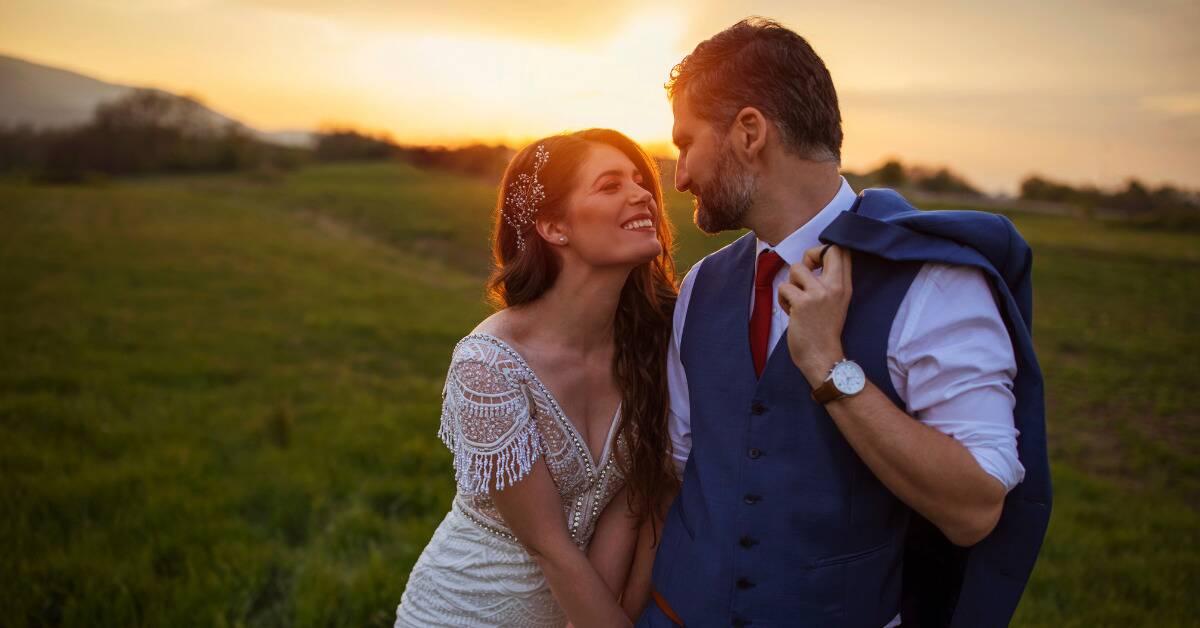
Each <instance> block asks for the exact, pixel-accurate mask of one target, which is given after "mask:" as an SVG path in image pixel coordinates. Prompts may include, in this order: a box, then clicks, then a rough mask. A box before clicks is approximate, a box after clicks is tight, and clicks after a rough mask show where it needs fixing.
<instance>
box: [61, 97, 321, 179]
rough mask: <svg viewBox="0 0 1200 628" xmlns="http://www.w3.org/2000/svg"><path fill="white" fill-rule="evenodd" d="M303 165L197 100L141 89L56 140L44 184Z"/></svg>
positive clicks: (293, 155)
mask: <svg viewBox="0 0 1200 628" xmlns="http://www.w3.org/2000/svg"><path fill="white" fill-rule="evenodd" d="M300 160H301V159H300V158H299V155H298V151H297V150H296V149H289V148H285V147H277V146H271V145H267V144H265V143H263V142H260V141H259V140H257V139H256V138H254V137H253V136H252V135H251V134H250V132H249V131H248V130H247V129H246V128H244V127H242V126H241V125H239V124H237V123H233V122H229V121H227V120H224V119H222V118H220V117H219V116H217V115H216V114H214V113H212V112H211V111H209V110H207V109H205V108H204V106H203V105H201V104H200V103H199V101H197V100H196V99H195V98H190V97H181V96H175V95H172V94H168V93H166V92H162V91H158V90H151V89H139V90H134V91H132V92H130V93H129V94H127V95H125V96H124V97H122V98H119V99H117V100H115V101H112V102H106V103H101V104H100V105H98V106H97V107H96V110H95V113H94V114H93V117H92V122H91V123H90V124H88V125H86V126H83V127H80V128H78V129H76V130H74V131H72V132H70V133H67V134H65V135H63V136H62V137H60V138H58V139H57V140H56V141H54V142H53V143H52V144H51V145H50V146H49V148H48V149H47V151H46V155H45V161H44V165H43V169H42V178H45V179H49V180H54V181H71V180H78V179H81V178H83V177H84V176H86V174H87V173H89V172H98V173H103V174H110V175H137V174H145V173H151V172H200V171H223V170H224V171H228V170H240V169H247V168H254V167H260V166H264V165H272V166H280V167H289V166H291V165H294V164H296V163H298V161H300Z"/></svg>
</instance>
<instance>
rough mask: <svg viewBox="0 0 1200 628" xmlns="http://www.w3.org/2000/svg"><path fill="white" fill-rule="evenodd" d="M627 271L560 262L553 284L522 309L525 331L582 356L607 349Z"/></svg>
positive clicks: (626, 269) (610, 342)
mask: <svg viewBox="0 0 1200 628" xmlns="http://www.w3.org/2000/svg"><path fill="white" fill-rule="evenodd" d="M630 270H631V269H629V268H623V267H612V268H602V269H598V268H593V267H587V268H580V267H579V266H577V265H574V264H566V265H564V267H563V269H562V271H561V272H560V273H559V275H558V277H557V278H556V279H555V281H554V285H553V286H552V287H551V288H550V289H549V290H547V291H546V292H545V294H543V295H542V296H541V297H539V298H538V299H537V300H536V301H534V302H533V303H530V304H529V305H527V306H525V307H524V308H523V309H525V310H526V313H527V314H528V317H527V318H526V321H525V322H526V324H527V325H528V327H526V330H525V331H526V334H528V335H529V336H531V337H535V338H538V339H541V340H544V341H546V342H548V343H550V344H553V345H555V346H559V347H563V348H565V349H567V350H569V351H571V352H578V353H579V354H581V355H583V356H586V355H589V354H592V353H595V352H597V351H606V350H608V349H609V348H611V347H612V343H613V324H614V321H615V319H616V313H617V303H618V302H620V299H621V289H622V288H623V287H624V285H625V281H626V280H627V279H628V278H629V272H630Z"/></svg>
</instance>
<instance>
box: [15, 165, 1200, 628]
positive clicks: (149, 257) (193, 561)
mask: <svg viewBox="0 0 1200 628" xmlns="http://www.w3.org/2000/svg"><path fill="white" fill-rule="evenodd" d="M493 203H494V190H493V189H492V187H491V186H490V185H488V184H486V183H482V182H479V181H475V180H471V179H464V178H461V177H457V176H454V175H449V174H436V173H428V172H421V171H417V170H413V169H410V168H408V167H405V166H399V165H394V164H353V165H339V166H323V167H313V168H309V169H305V170H301V171H297V172H294V173H290V174H287V175H280V176H278V177H267V178H263V177H258V178H251V177H242V176H215V177H195V178H155V179H148V180H138V181H128V182H112V183H108V184H104V185H96V186H87V187H46V186H32V185H28V184H25V183H22V182H18V181H9V182H0V294H3V308H2V309H0V358H2V359H0V473H2V477H3V483H2V485H0V510H2V512H3V513H4V514H3V519H2V520H0V538H2V539H3V543H4V549H3V552H0V624H5V625H31V626H43V625H47V626H49V625H69V626H79V625H104V626H243V625H245V626H387V625H390V624H391V621H392V618H393V613H394V609H395V606H396V604H397V602H398V601H399V597H400V593H401V591H402V590H403V588H404V583H405V579H406V577H407V574H408V571H409V569H410V568H411V566H412V564H413V562H414V561H415V560H416V557H417V555H418V554H419V553H420V551H421V549H422V547H423V546H424V544H425V542H426V541H427V540H428V539H429V535H430V534H431V533H432V531H433V528H434V527H435V526H436V525H437V523H438V522H439V521H440V520H441V518H442V516H443V515H444V514H445V512H446V510H447V509H448V507H449V504H450V499H451V496H452V494H453V482H452V471H451V468H450V457H449V454H448V453H447V452H446V451H445V449H444V448H443V447H442V445H441V443H440V442H439V441H438V440H437V439H436V436H435V431H436V423H437V412H438V407H439V398H440V391H441V385H442V378H443V376H444V374H445V368H446V365H447V361H448V358H449V352H450V350H451V348H452V347H453V345H454V343H455V342H456V341H457V340H458V338H459V337H461V336H462V335H463V334H464V333H466V332H467V331H468V330H470V328H471V327H472V326H473V325H474V324H475V323H476V322H477V321H478V320H479V319H480V318H482V317H483V316H485V315H486V313H487V311H488V310H487V308H486V306H485V305H484V304H483V301H482V279H483V277H484V275H485V273H486V268H487V259H488V253H487V233H488V228H489V216H490V210H491V208H492V205H493ZM668 206H669V209H670V210H671V212H672V215H673V216H674V219H675V224H676V227H677V229H678V231H679V233H680V238H679V241H680V246H679V251H678V256H677V257H678V260H679V263H680V266H681V268H686V267H687V265H689V264H691V263H692V262H694V261H695V260H696V259H698V258H699V257H700V256H702V255H703V254H704V253H706V252H707V251H709V250H712V249H714V248H716V247H717V246H719V245H720V244H722V243H723V242H725V241H727V240H728V238H725V239H710V238H706V237H703V236H701V235H699V234H698V232H696V230H695V228H694V227H693V226H692V225H691V222H690V206H689V201H688V199H687V198H685V197H683V196H681V195H675V194H673V195H671V197H670V198H669V203H668ZM1013 219H1014V220H1015V221H1016V223H1017V225H1018V227H1019V228H1020V229H1021V231H1022V232H1023V233H1024V234H1025V235H1026V237H1027V238H1028V239H1029V240H1030V242H1031V243H1032V244H1033V246H1034V250H1035V254H1036V262H1035V273H1036V275H1035V277H1036V306H1035V313H1036V314H1035V318H1036V321H1035V328H1036V329H1035V338H1036V342H1037V344H1038V348H1039V355H1040V358H1041V361H1042V366H1043V369H1044V371H1045V372H1046V374H1047V394H1048V405H1049V416H1048V429H1049V434H1050V441H1051V457H1052V460H1053V464H1054V474H1055V475H1054V479H1055V489H1056V502H1055V510H1054V516H1053V519H1052V522H1051V527H1050V532H1049V537H1048V539H1047V541H1046V546H1045V549H1044V550H1043V553H1042V558H1041V560H1040V561H1039V563H1038V566H1037V568H1036V571H1035V573H1034V577H1033V580H1032V582H1031V583H1030V585H1029V588H1028V591H1027V593H1026V595H1025V597H1024V599H1023V601H1022V604H1021V607H1020V608H1019V610H1018V613H1017V617H1016V619H1015V621H1014V625H1018V626H1130V625H1146V626H1193V625H1197V624H1198V623H1200V601H1198V600H1197V595H1196V591H1198V590H1200V581H1198V574H1200V547H1198V545H1200V506H1198V505H1200V458H1198V453H1200V386H1198V385H1197V379H1196V378H1197V375H1196V374H1197V372H1200V334H1198V333H1197V331H1196V330H1197V328H1198V327H1200V300H1198V299H1197V298H1196V295H1197V294H1198V293H1200V236H1198V235H1197V234H1195V233H1192V234H1187V233H1167V232H1154V231H1145V230H1134V229H1130V228H1123V227H1121V226H1120V225H1106V224H1100V223H1095V222H1086V221H1082V220H1078V219H1073V218H1065V217H1053V216H1041V215H1032V214H1014V215H1013Z"/></svg>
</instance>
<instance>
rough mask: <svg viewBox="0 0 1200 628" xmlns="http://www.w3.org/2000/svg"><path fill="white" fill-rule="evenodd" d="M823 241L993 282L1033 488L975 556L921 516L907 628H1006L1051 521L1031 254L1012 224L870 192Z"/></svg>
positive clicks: (915, 528) (912, 539) (1025, 485)
mask: <svg viewBox="0 0 1200 628" xmlns="http://www.w3.org/2000/svg"><path fill="white" fill-rule="evenodd" d="M821 241H822V242H826V243H832V244H837V245H839V246H842V247H845V248H848V249H853V250H856V251H862V252H865V253H870V254H872V255H876V256H879V257H882V258H884V259H888V260H893V261H898V262H899V261H905V262H913V261H937V262H940V263H952V264H965V265H968V266H974V267H977V268H979V269H980V270H982V271H983V272H984V274H985V275H986V276H987V277H988V279H989V282H990V284H991V288H992V291H993V294H994V295H995V297H996V301H997V304H998V306H999V309H1000V313H1001V315H1002V316H1003V318H1004V321H1005V324H1006V326H1007V328H1008V333H1009V336H1010V337H1011V339H1012V343H1013V349H1014V353H1015V356H1016V362H1017V375H1016V378H1015V379H1014V382H1013V392H1014V395H1015V397H1016V407H1015V408H1014V412H1013V414H1014V421H1015V425H1016V428H1017V430H1019V432H1020V435H1019V437H1018V441H1017V450H1018V454H1019V456H1020V459H1021V463H1022V465H1024V467H1025V479H1024V480H1023V481H1022V482H1021V483H1020V484H1018V485H1017V486H1016V487H1015V488H1014V489H1013V490H1012V491H1010V492H1009V494H1008V496H1007V498H1006V499H1005V504H1004V510H1003V512H1002V514H1001V517H1000V521H999V523H998V524H997V525H996V528H995V529H994V530H993V531H992V533H991V534H990V535H989V536H988V537H987V538H985V539H984V540H983V541H981V542H980V543H978V544H976V545H975V546H973V547H970V548H959V547H955V546H953V545H951V544H950V543H949V542H948V541H947V540H946V539H945V537H944V536H942V535H941V534H940V533H939V532H938V531H937V530H936V528H934V527H933V526H932V525H930V524H928V522H925V521H923V520H921V519H920V518H919V517H917V516H915V515H914V520H913V524H912V525H911V526H910V531H909V538H908V543H907V550H906V558H905V572H904V600H905V601H904V606H903V608H904V624H905V626H909V625H922V626H930V625H939V626H941V625H952V626H956V627H958V626H961V627H964V628H965V627H968V626H970V627H976V626H1005V625H1007V624H1008V622H1009V621H1010V620H1011V618H1012V615H1013V613H1014V611H1015V610H1016V606H1017V603H1018V601H1019V600H1020V598H1021V594H1022V592H1023V591H1024V589H1025V585H1026V583H1027V582H1028V580H1029V576H1030V573H1031V572H1032V571H1033V565H1034V562H1035V561H1036V560H1037V555H1038V552H1039V551H1040V549H1041V545H1042V540H1043V538H1044V537H1045V533H1046V528H1047V526H1048V524H1049V520H1050V505H1051V488H1050V464H1049V461H1048V458H1047V453H1046V424H1045V402H1044V390H1043V382H1042V373H1041V369H1040V368H1039V367H1038V362H1037V356H1036V355H1035V354H1034V348H1033V337H1032V334H1031V332H1032V322H1033V289H1032V276H1031V270H1032V262H1033V253H1032V250H1031V249H1030V247H1029V245H1028V244H1027V243H1026V242H1025V240H1024V239H1023V238H1022V237H1021V235H1020V234H1019V233H1018V232H1017V230H1016V228H1015V227H1014V226H1013V224H1012V222H1011V221H1009V219H1008V218H1006V217H1004V216H1001V215H997V214H990V213H986V212H976V211H932V212H923V211H920V210H917V209H916V208H914V207H913V206H912V205H910V204H909V203H908V202H907V201H906V200H905V199H904V198H903V197H902V196H900V195H899V194H897V193H896V192H894V191H892V190H886V189H868V190H864V191H863V192H862V193H861V194H860V195H859V198H858V200H857V201H856V202H855V205H854V207H853V208H852V209H851V210H850V211H848V212H844V213H842V214H841V215H839V216H838V217H837V218H836V219H835V220H834V221H833V223H832V224H830V226H829V227H828V228H826V229H825V231H823V232H822V233H821ZM947 305H948V306H950V307H953V304H947Z"/></svg>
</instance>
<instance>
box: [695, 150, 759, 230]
mask: <svg viewBox="0 0 1200 628" xmlns="http://www.w3.org/2000/svg"><path fill="white" fill-rule="evenodd" d="M713 172H714V174H713V180H712V183H710V184H709V185H705V186H697V187H696V190H695V199H694V200H693V205H694V206H695V208H696V212H695V215H694V220H695V221H696V226H697V227H699V228H700V230H701V231H703V232H705V233H720V232H722V231H727V230H730V229H741V228H742V227H744V226H745V225H744V224H743V223H742V219H743V218H744V217H745V215H746V211H748V210H749V209H750V206H751V205H753V204H754V196H755V193H756V192H758V185H757V181H755V177H754V175H752V174H750V172H749V169H748V168H746V167H745V166H744V165H742V163H741V162H739V161H738V160H737V159H735V158H734V156H733V150H731V149H730V148H729V145H728V144H726V145H724V146H722V147H721V150H720V152H719V153H718V154H717V163H716V168H715V169H714V171H713Z"/></svg>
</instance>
